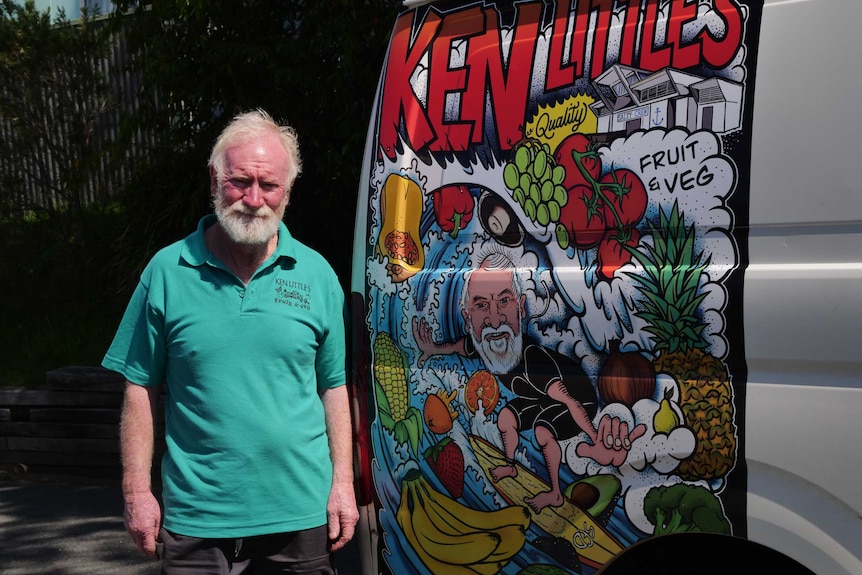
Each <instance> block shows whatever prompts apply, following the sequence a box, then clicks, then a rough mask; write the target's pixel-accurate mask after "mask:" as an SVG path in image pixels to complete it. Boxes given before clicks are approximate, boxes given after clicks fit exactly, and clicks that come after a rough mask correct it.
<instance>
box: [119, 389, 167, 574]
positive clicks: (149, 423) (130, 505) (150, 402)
mask: <svg viewBox="0 0 862 575" xmlns="http://www.w3.org/2000/svg"><path fill="white" fill-rule="evenodd" d="M158 401H159V387H158V386H152V387H144V386H141V385H135V384H133V383H130V382H126V392H125V396H124V398H123V412H122V419H121V421H120V452H121V457H122V462H123V500H124V501H125V512H124V516H123V518H124V523H125V525H126V531H128V532H129V534H130V535H131V536H132V539H133V540H134V541H135V545H137V546H138V549H139V550H140V551H141V552H142V553H144V554H145V555H148V556H150V557H152V558H153V559H158V558H159V556H158V554H157V553H156V538H157V537H158V534H159V528H160V526H161V523H162V511H161V508H160V507H159V503H158V501H157V500H156V498H155V496H154V495H153V491H152V484H151V473H152V466H153V449H154V447H153V446H154V437H155V417H156V407H157V406H158Z"/></svg>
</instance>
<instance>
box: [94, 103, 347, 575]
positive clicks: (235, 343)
mask: <svg viewBox="0 0 862 575" xmlns="http://www.w3.org/2000/svg"><path fill="white" fill-rule="evenodd" d="M300 170H301V161H300V156H299V151H298V145H297V139H296V135H295V133H294V131H293V130H292V129H291V128H290V127H287V126H279V125H278V124H276V123H275V122H274V121H273V119H272V118H271V117H270V116H269V115H268V114H267V113H266V112H264V111H262V110H257V111H254V112H250V113H246V114H241V115H239V116H237V117H236V118H234V119H233V121H232V122H231V123H230V124H229V125H228V126H227V127H226V128H225V130H224V131H223V132H222V134H221V135H220V136H219V138H218V139H217V141H216V143H215V146H214V147H213V150H212V154H211V156H210V160H209V171H210V182H211V184H210V186H211V193H212V197H213V205H214V208H215V215H209V216H206V217H204V218H203V219H202V220H201V221H200V223H199V225H198V229H197V231H196V232H194V233H193V234H191V235H190V236H188V237H187V238H185V239H184V240H182V241H179V242H177V243H175V244H173V245H171V246H169V247H167V248H164V249H163V250H161V251H160V252H159V253H157V254H156V255H155V257H154V258H153V259H152V261H151V262H150V263H149V264H148V266H147V268H146V269H145V270H144V272H143V274H142V276H141V280H140V283H139V284H138V286H137V289H136V291H135V293H134V295H133V296H132V299H131V301H130V303H129V306H128V308H127V310H126V313H125V315H124V317H123V320H122V322H121V324H120V327H119V329H118V331H117V334H116V336H115V338H114V341H113V343H112V344H111V347H110V349H109V350H108V353H107V354H106V356H105V359H104V361H103V365H104V366H105V367H107V368H108V369H112V370H116V371H118V372H120V373H122V374H123V375H124V376H125V377H126V379H127V380H128V382H127V384H126V391H125V398H124V405H123V414H122V424H121V450H122V462H123V486H122V487H123V496H124V499H125V523H126V528H127V530H128V531H129V533H130V534H131V536H132V538H133V539H134V541H135V543H136V544H137V546H138V548H139V549H140V550H141V551H142V552H143V553H145V554H147V555H149V556H150V557H153V558H154V559H158V558H159V554H158V553H157V551H156V542H157V541H161V543H162V545H163V552H162V553H161V559H162V572H163V573H166V574H168V575H176V574H180V575H186V574H197V573H201V574H203V573H206V574H216V573H217V574H228V573H230V574H234V573H243V572H246V569H247V568H248V567H251V569H253V571H254V573H255V575H258V574H261V573H298V572H302V573H321V574H322V573H334V570H333V568H332V561H331V554H330V552H331V551H335V550H337V549H340V548H341V547H343V546H344V545H345V544H346V543H347V542H348V541H349V540H350V538H351V537H352V536H353V531H354V527H355V525H356V522H357V520H358V517H359V515H358V510H357V508H356V501H355V497H354V491H353V468H352V461H353V460H352V451H351V444H352V439H351V427H350V414H349V403H348V396H347V391H346V387H345V386H344V384H345V379H346V373H345V331H344V313H343V312H344V310H343V305H344V295H343V292H342V290H341V287H340V285H339V283H338V281H337V278H336V276H335V273H334V272H333V270H332V268H331V267H330V266H329V265H328V264H327V263H326V261H325V260H324V259H323V258H322V257H321V256H320V255H319V254H317V253H316V252H314V251H312V250H311V249H309V248H308V247H306V246H304V245H302V244H301V243H299V242H297V241H296V240H295V239H293V238H292V237H291V235H290V233H289V232H288V230H287V228H286V227H285V225H284V224H283V223H282V221H281V220H282V216H283V215H284V211H285V208H286V206H287V204H288V202H289V200H290V191H291V187H292V185H293V182H294V180H295V179H296V177H297V175H298V174H299V173H300ZM163 383H164V384H165V385H166V391H167V395H166V402H165V433H166V443H167V452H166V454H165V457H164V460H163V463H162V480H163V503H164V518H163V520H162V514H161V509H160V507H159V503H158V501H157V499H156V497H155V495H154V494H153V492H152V488H151V484H150V470H151V464H152V456H153V435H154V433H153V422H154V420H155V412H156V408H157V406H158V402H159V391H160V387H161V386H162V384H163Z"/></svg>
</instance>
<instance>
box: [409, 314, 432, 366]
mask: <svg viewBox="0 0 862 575" xmlns="http://www.w3.org/2000/svg"><path fill="white" fill-rule="evenodd" d="M413 339H414V340H416V345H418V346H419V351H420V352H421V353H420V354H419V357H418V358H417V359H416V365H417V366H418V367H422V365H423V364H424V363H425V360H427V359H428V358H429V357H431V356H432V355H434V352H435V350H436V348H437V344H436V343H435V342H434V334H433V333H432V332H431V326H430V325H428V322H427V321H426V320H425V318H424V317H423V318H422V319H421V320H420V319H419V318H416V317H414V318H413Z"/></svg>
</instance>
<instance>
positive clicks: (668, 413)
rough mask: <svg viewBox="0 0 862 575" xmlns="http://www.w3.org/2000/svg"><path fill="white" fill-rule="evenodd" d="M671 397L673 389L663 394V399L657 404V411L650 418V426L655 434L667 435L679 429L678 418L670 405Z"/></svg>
mask: <svg viewBox="0 0 862 575" xmlns="http://www.w3.org/2000/svg"><path fill="white" fill-rule="evenodd" d="M672 396H673V389H671V388H668V389H667V390H665V392H664V399H662V400H661V404H659V407H658V411H656V412H655V415H654V416H653V418H652V426H653V429H654V430H655V432H656V433H664V434H668V433H670V432H671V431H672V430H673V429H675V428H677V427H679V416H678V415H677V414H676V411H674V409H673V407H671V405H670V398H671V397H672Z"/></svg>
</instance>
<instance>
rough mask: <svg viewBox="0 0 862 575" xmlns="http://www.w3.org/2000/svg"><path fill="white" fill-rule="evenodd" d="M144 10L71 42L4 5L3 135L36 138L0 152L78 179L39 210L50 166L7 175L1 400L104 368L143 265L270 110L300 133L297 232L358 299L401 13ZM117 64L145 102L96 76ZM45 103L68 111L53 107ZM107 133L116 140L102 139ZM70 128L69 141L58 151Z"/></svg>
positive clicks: (211, 4)
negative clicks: (98, 179) (43, 149)
mask: <svg viewBox="0 0 862 575" xmlns="http://www.w3.org/2000/svg"><path fill="white" fill-rule="evenodd" d="M136 4H138V3H135V2H131V1H127V0H121V1H120V2H118V10H117V11H116V12H115V13H114V14H113V15H111V17H110V18H108V19H97V18H95V17H94V15H90V16H85V17H84V19H83V20H82V21H80V22H76V23H74V25H69V22H68V21H67V20H66V19H65V17H64V16H62V15H61V17H60V18H56V17H55V18H54V20H52V19H51V18H50V17H49V16H48V15H47V14H46V13H39V12H38V11H36V10H35V9H34V7H33V5H32V3H28V4H26V5H25V6H23V7H22V6H21V5H18V4H15V3H13V2H11V0H0V8H2V16H3V17H2V18H0V86H6V87H9V88H14V90H6V92H5V93H4V98H5V99H4V100H2V101H0V104H2V105H3V106H5V107H0V120H3V119H6V120H8V119H9V118H15V119H16V121H18V120H17V119H18V118H21V119H22V120H21V121H20V122H19V125H22V126H24V128H26V129H22V130H19V131H17V132H15V133H10V132H8V131H6V132H3V133H0V145H2V146H3V147H4V148H3V149H5V150H7V151H15V153H18V154H23V153H25V152H27V151H28V150H31V149H37V148H38V147H39V146H45V145H50V146H51V147H52V148H51V149H52V150H53V151H52V154H53V155H55V156H56V157H57V158H60V159H61V160H62V161H64V162H65V164H63V165H62V167H61V168H60V169H59V170H57V169H55V170H54V172H55V173H53V174H50V173H48V172H49V170H44V171H45V174H44V182H43V184H42V187H41V188H40V189H42V190H45V193H49V192H50V193H51V194H53V195H52V196H51V198H52V200H51V202H49V203H47V204H45V203H44V202H43V203H42V204H39V203H35V204H33V205H29V204H26V203H25V202H26V201H29V200H28V199H27V198H26V197H25V195H23V194H22V193H21V189H22V188H23V187H24V186H22V185H20V182H19V180H20V179H21V178H22V175H21V174H22V173H24V174H26V176H27V177H30V178H33V177H36V176H39V177H42V174H36V173H34V170H36V168H33V166H34V164H33V163H32V162H33V161H35V160H36V159H38V154H37V155H36V156H34V159H32V160H28V161H27V162H25V161H18V162H12V163H9V162H7V166H12V167H11V168H9V169H7V170H6V171H5V172H3V173H2V174H0V176H2V178H3V180H2V184H3V185H2V192H3V195H2V198H0V200H2V202H0V207H2V213H0V241H2V243H3V247H4V249H3V251H2V256H0V285H3V293H4V297H3V298H0V299H2V304H0V306H2V307H0V322H2V326H0V332H2V334H0V347H2V353H0V360H2V361H3V363H4V365H5V366H6V367H5V372H4V376H5V377H3V378H0V385H10V384H13V385H18V384H25V385H30V384H39V383H41V382H42V381H43V380H44V373H45V372H46V371H47V370H50V369H53V368H57V367H62V366H64V365H70V364H83V365H92V364H96V363H98V362H99V361H100V360H101V357H102V354H103V353H104V350H105V349H106V348H107V346H108V344H109V343H110V338H111V337H112V335H113V330H114V329H115V328H116V325H117V323H118V321H119V319H120V314H121V313H122V310H123V308H124V307H125V303H126V301H127V299H128V297H129V295H130V293H131V290H132V289H133V288H134V286H135V284H136V282H137V279H138V274H139V273H140V271H141V269H142V268H143V266H144V264H145V263H146V262H147V261H148V260H149V258H150V257H151V256H152V254H153V253H154V252H155V251H156V250H157V249H159V248H161V247H162V246H164V245H166V244H168V243H170V242H172V241H175V240H177V239H179V238H181V237H183V236H185V235H186V234H188V233H189V232H191V231H192V230H193V229H194V227H195V225H196V223H197V220H198V219H199V218H200V217H201V216H202V215H203V214H205V213H208V212H209V211H211V208H210V197H209V182H208V173H207V167H206V163H207V158H208V155H209V151H210V148H211V146H212V143H213V141H214V140H215V137H216V135H217V134H218V133H219V131H220V130H221V129H222V128H223V126H224V125H225V123H226V122H227V121H228V120H229V119H230V118H231V117H232V116H233V115H235V114H236V113H239V112H242V111H247V110H250V109H253V108H258V107H260V108H263V109H266V110H267V111H268V112H270V113H271V114H272V115H273V116H274V117H276V118H277V119H279V120H282V121H285V122H287V123H290V124H291V125H293V126H294V127H295V128H296V130H297V132H298V133H299V137H300V149H301V154H302V157H303V164H304V171H303V174H302V176H301V177H300V178H299V179H298V180H297V182H296V185H295V187H294V190H293V193H292V199H291V205H290V206H289V207H288V210H287V214H286V217H285V219H286V222H287V224H288V226H289V227H290V229H291V232H292V233H293V235H294V236H295V237H297V238H298V239H300V240H301V241H303V242H305V243H307V244H309V245H310V246H312V247H314V248H316V249H317V250H318V251H320V252H321V253H322V254H323V255H324V256H325V257H326V258H327V259H328V260H329V261H330V262H331V263H332V265H333V266H334V267H335V269H336V272H337V273H338V275H339V277H340V278H341V280H342V283H343V284H344V285H345V287H346V286H347V285H348V282H349V274H350V260H351V249H352V228H353V220H354V213H355V203H356V194H357V190H358V185H359V181H360V177H359V172H360V168H361V163H362V154H363V147H364V142H365V132H366V130H367V125H368V119H369V114H370V112H371V105H372V101H373V98H374V93H375V89H376V83H377V80H378V77H379V73H380V66H381V64H382V62H383V56H384V52H385V49H386V45H387V43H388V38H389V33H390V31H391V29H392V24H393V21H394V17H395V14H396V11H397V8H398V5H399V4H400V2H398V1H397V0H377V1H370V0H366V1H361V0H319V1H314V2H309V1H294V0H277V1H276V0H243V1H232V2H218V1H213V0H199V1H192V2H188V1H186V0H183V1H179V0H166V1H164V2H155V3H152V4H147V5H146V6H144V7H141V8H136ZM97 20H98V21H97ZM97 24H98V25H97ZM111 50H113V51H114V52H113V53H114V54H116V51H117V50H120V51H121V52H122V53H124V54H126V55H127V57H126V58H125V66H127V69H126V71H125V72H126V75H125V78H126V79H129V78H131V79H132V80H134V82H133V85H134V86H135V87H136V92H137V93H134V94H132V93H129V92H127V93H125V94H122V93H116V92H111V90H110V85H109V84H106V83H105V81H104V80H105V79H104V77H103V73H102V72H100V71H99V70H98V69H97V67H98V64H97V61H98V60H99V59H100V58H102V57H104V55H105V54H108V53H111ZM75 56H79V57H77V58H75ZM71 72H74V73H75V74H76V76H75V77H74V78H71V77H68V76H64V75H63V74H69V73H71ZM127 85H128V84H127ZM37 88H38V90H41V91H37ZM37 93H38V94H51V93H56V94H57V96H56V97H57V98H67V100H65V101H63V102H61V105H60V106H59V107H57V106H54V107H53V108H51V107H49V106H46V105H44V102H45V101H46V100H45V98H42V97H41V96H40V97H39V98H37V97H36V96H34V94H37ZM76 98H77V99H76ZM47 101H51V99H50V98H48V100H47ZM28 103H29V105H28ZM15 106H17V107H15ZM108 117H109V118H111V120H110V122H113V123H114V124H116V122H119V125H120V131H119V136H118V137H116V138H114V139H113V140H111V141H109V142H105V141H97V140H95V139H94V138H93V134H94V133H97V132H98V128H99V126H102V125H104V124H103V123H104V122H105V121H106V120H105V119H106V118H108ZM24 120H26V122H28V123H27V124H23V123H22V122H24ZM100 122H102V123H101V124H100ZM59 125H62V126H64V130H66V132H64V133H68V136H64V137H63V138H56V137H55V136H56V129H54V128H56V127H57V126H59ZM28 126H32V127H37V128H39V129H40V130H41V132H37V131H34V129H33V128H30V127H28ZM65 126H68V128H65ZM28 138H29V139H28ZM52 138H53V139H52ZM34 142H35V143H34ZM46 142H47V143H46ZM28 162H29V163H28ZM106 166H107V168H106ZM39 169H41V168H39ZM106 169H108V170H109V171H112V175H111V177H112V178H114V180H112V181H119V182H120V184H118V185H117V186H115V187H113V186H112V187H111V189H109V190H105V189H102V190H99V191H98V193H97V194H96V200H95V201H92V190H91V192H90V193H89V195H87V196H86V197H88V198H91V199H90V200H86V199H85V194H84V193H83V191H82V188H81V186H83V182H85V181H87V180H88V178H89V174H91V173H92V171H94V170H106ZM114 170H115V172H114ZM116 174H123V177H122V178H120V179H119V180H116V177H115V176H116ZM54 198H56V199H54Z"/></svg>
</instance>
